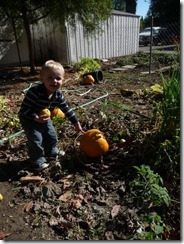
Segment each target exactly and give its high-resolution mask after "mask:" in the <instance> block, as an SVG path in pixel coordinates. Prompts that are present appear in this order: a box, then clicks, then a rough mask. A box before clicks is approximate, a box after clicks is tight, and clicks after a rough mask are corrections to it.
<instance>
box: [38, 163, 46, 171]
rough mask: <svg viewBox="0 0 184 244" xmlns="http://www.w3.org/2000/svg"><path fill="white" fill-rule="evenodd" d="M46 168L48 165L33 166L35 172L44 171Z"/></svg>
mask: <svg viewBox="0 0 184 244" xmlns="http://www.w3.org/2000/svg"><path fill="white" fill-rule="evenodd" d="M48 167H49V164H47V163H43V164H40V165H37V166H35V167H34V169H35V170H36V171H42V170H44V169H46V168H48Z"/></svg>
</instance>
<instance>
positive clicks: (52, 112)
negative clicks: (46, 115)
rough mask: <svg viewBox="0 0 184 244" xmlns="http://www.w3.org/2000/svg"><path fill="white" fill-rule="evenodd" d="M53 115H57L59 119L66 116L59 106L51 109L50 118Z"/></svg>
mask: <svg viewBox="0 0 184 244" xmlns="http://www.w3.org/2000/svg"><path fill="white" fill-rule="evenodd" d="M55 116H59V117H60V118H61V119H64V118H65V117H66V116H65V114H64V113H63V112H62V111H61V109H60V108H54V109H53V110H52V111H51V118H53V117H55Z"/></svg>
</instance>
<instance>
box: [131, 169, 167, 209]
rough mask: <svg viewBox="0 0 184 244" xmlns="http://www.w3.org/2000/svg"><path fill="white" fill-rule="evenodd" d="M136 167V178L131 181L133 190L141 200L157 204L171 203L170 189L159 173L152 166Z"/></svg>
mask: <svg viewBox="0 0 184 244" xmlns="http://www.w3.org/2000/svg"><path fill="white" fill-rule="evenodd" d="M133 167H134V169H136V171H137V172H136V173H137V174H136V175H135V177H134V180H132V181H131V182H130V183H129V186H130V189H131V192H133V193H134V194H135V196H136V198H137V200H138V201H139V202H141V203H142V204H143V203H148V202H150V203H153V205H155V206H162V205H166V206H169V204H170V197H169V194H168V191H167V189H166V188H165V187H162V186H160V185H163V180H162V178H161V176H160V175H159V174H158V173H154V172H153V171H152V170H151V169H150V166H148V165H141V166H140V167H138V166H133Z"/></svg>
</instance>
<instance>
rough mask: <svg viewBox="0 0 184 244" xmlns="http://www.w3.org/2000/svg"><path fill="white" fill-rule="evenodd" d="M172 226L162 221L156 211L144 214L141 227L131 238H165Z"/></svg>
mask: <svg viewBox="0 0 184 244" xmlns="http://www.w3.org/2000/svg"><path fill="white" fill-rule="evenodd" d="M169 231H170V228H169V227H168V226H166V224H165V223H164V222H163V221H162V219H161V217H160V216H159V215H157V214H156V213H151V214H146V215H144V219H143V221H142V223H141V224H139V228H138V230H137V232H136V234H134V235H133V236H132V237H131V238H130V240H163V239H166V236H167V234H168V233H169Z"/></svg>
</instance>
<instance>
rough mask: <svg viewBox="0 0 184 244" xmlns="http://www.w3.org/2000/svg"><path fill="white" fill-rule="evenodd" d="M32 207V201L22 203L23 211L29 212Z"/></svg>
mask: <svg viewBox="0 0 184 244" xmlns="http://www.w3.org/2000/svg"><path fill="white" fill-rule="evenodd" d="M32 207H33V201H31V202H28V203H26V204H25V205H24V211H25V212H29V211H30V210H31V209H32Z"/></svg>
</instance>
